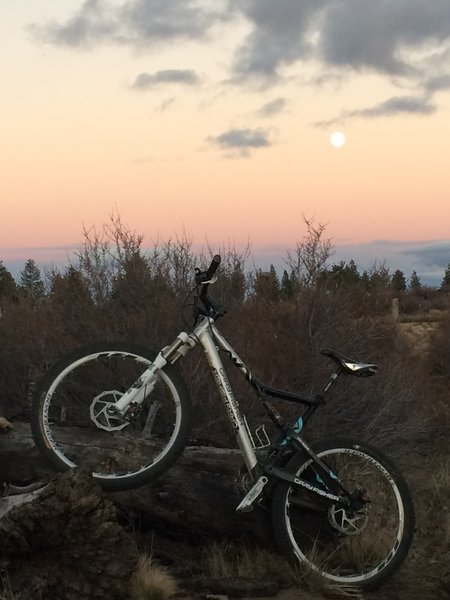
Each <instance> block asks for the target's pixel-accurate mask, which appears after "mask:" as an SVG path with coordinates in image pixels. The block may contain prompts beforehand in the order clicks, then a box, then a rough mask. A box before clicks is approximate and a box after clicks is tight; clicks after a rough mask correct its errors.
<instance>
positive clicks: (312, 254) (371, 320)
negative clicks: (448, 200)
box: [0, 219, 450, 450]
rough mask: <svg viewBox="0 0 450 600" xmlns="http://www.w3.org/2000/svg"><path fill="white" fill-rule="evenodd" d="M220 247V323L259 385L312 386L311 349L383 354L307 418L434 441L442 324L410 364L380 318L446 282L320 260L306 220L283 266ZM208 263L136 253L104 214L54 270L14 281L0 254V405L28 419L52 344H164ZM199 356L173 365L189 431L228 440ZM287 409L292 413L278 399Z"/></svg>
mask: <svg viewBox="0 0 450 600" xmlns="http://www.w3.org/2000/svg"><path fill="white" fill-rule="evenodd" d="M215 251H217V249H215ZM219 252H220V253H221V254H222V265H221V267H220V272H219V276H218V280H217V282H216V283H215V284H214V286H213V287H212V288H211V292H212V294H213V295H214V296H216V297H217V298H218V299H219V300H220V301H221V302H222V303H223V304H224V305H225V307H226V308H227V314H226V315H225V317H224V318H223V319H221V320H220V321H219V328H220V329H221V330H222V331H223V333H224V334H225V336H226V337H227V339H229V340H230V342H231V343H232V344H233V346H234V347H235V349H236V350H237V352H238V353H239V355H240V356H241V357H242V358H243V359H244V360H245V361H246V363H247V364H248V365H249V366H250V368H251V369H252V371H253V372H254V373H255V375H257V376H258V377H259V378H261V379H262V380H263V381H265V382H266V383H267V384H268V385H273V386H276V387H281V388H285V389H291V390H293V391H294V390H297V391H299V392H301V391H305V392H308V393H309V392H312V391H319V390H320V389H321V385H322V383H323V379H324V377H325V375H326V374H327V373H329V370H330V365H329V363H328V361H327V359H325V358H324V357H323V356H321V355H320V350H321V348H324V347H332V348H333V347H334V348H336V349H337V350H340V351H341V352H343V353H344V354H347V355H349V356H355V358H358V359H361V360H366V359H367V360H370V361H373V362H377V363H379V365H380V375H379V376H377V377H375V378H371V380H370V381H368V382H364V383H362V382H360V381H355V380H354V379H355V378H348V380H346V384H347V385H345V386H337V388H336V393H335V398H334V399H333V402H332V403H330V406H329V408H327V409H326V410H325V411H323V412H322V413H321V415H320V416H318V417H317V421H316V422H317V433H318V434H319V433H321V432H322V433H323V432H324V431H329V430H332V431H334V432H339V431H340V432H343V433H345V432H346V431H348V430H349V429H352V428H353V427H354V424H355V423H358V425H357V426H358V429H359V430H360V431H361V432H363V434H364V435H365V436H366V437H367V438H369V439H371V440H373V441H375V442H379V443H381V444H383V445H392V446H394V450H395V447H397V448H401V447H402V446H403V445H406V446H408V445H409V444H412V443H414V444H420V440H422V439H425V438H426V439H429V436H430V435H431V434H432V435H434V436H435V438H434V439H436V440H437V439H440V433H439V432H440V431H442V426H443V423H447V424H448V419H449V417H448V415H447V413H445V414H446V415H447V416H445V417H444V416H443V415H442V414H439V415H438V414H437V413H436V414H434V413H431V414H430V412H428V413H427V415H424V412H426V411H425V408H424V407H425V406H426V399H427V398H428V396H429V394H430V390H433V394H434V398H435V399H438V398H440V394H442V395H443V394H444V391H442V392H441V390H446V391H445V394H447V392H448V383H449V378H450V375H449V365H450V321H449V319H448V318H447V320H445V319H444V320H443V321H442V323H440V327H439V331H438V333H437V334H436V336H435V338H434V339H433V340H432V342H431V345H430V348H431V349H430V353H429V356H427V357H424V361H425V362H424V363H423V365H424V366H423V368H422V367H421V368H420V369H419V368H414V369H412V368H411V365H416V364H417V357H416V355H415V354H414V348H410V347H408V345H407V343H406V342H405V340H403V339H402V338H401V337H400V336H399V334H398V331H397V329H396V325H395V323H394V321H393V319H391V318H387V316H388V315H389V314H390V309H391V301H392V298H393V297H399V299H400V310H401V311H404V312H414V311H419V310H420V311H424V310H427V309H429V308H439V309H441V310H442V311H443V312H444V314H445V310H446V308H447V307H448V294H447V293H446V290H447V289H448V288H447V287H446V286H447V285H448V284H447V283H445V285H443V286H442V289H441V290H436V289H431V288H426V287H423V286H421V285H420V281H419V279H418V278H416V279H411V280H410V282H409V286H408V285H407V284H406V281H405V278H404V276H403V274H401V273H400V272H399V271H396V272H394V273H393V274H392V275H391V274H390V272H389V270H388V269H387V268H386V267H385V266H378V267H374V269H372V270H371V271H370V272H366V273H362V274H360V273H359V272H358V270H357V268H356V265H355V264H354V262H353V261H350V262H348V263H345V262H340V263H338V264H331V265H330V262H331V261H330V259H331V257H332V254H333V247H332V244H331V242H330V240H328V239H326V237H325V228H324V227H323V226H320V225H319V226H317V225H315V223H314V222H311V221H309V222H307V233H306V235H305V236H304V238H303V239H302V241H301V242H299V243H298V244H297V247H296V248H295V250H294V251H293V252H291V253H288V256H287V259H286V269H285V271H284V273H283V274H282V276H281V277H278V275H277V273H276V271H275V269H274V268H273V267H271V268H270V269H269V270H268V271H264V270H261V269H254V270H252V271H249V270H248V269H247V268H246V261H248V259H249V255H250V253H249V249H246V250H245V251H240V252H238V251H236V250H235V249H233V248H225V249H222V251H219ZM211 254H212V253H211ZM209 261H210V256H205V255H198V254H195V253H194V252H193V251H192V246H191V243H190V241H189V239H187V238H182V239H175V240H168V241H166V242H164V243H160V244H157V245H156V244H155V246H154V248H153V249H152V250H150V251H146V252H145V253H144V252H143V251H142V236H140V235H138V234H136V233H135V232H132V231H130V230H128V229H127V228H126V227H124V226H123V225H122V223H121V222H120V219H114V220H112V221H111V223H110V224H109V225H108V226H105V227H104V228H103V229H102V230H101V231H100V232H98V231H96V230H89V231H86V232H85V238H84V244H83V246H82V247H81V249H80V251H79V253H78V255H77V258H76V261H75V263H74V264H72V265H69V266H68V267H67V268H66V269H65V270H63V271H62V272H61V271H58V270H53V271H49V272H47V273H46V274H45V275H44V276H42V275H41V273H40V272H39V269H38V268H37V266H36V264H35V263H34V261H33V260H32V259H30V260H29V261H27V263H26V265H25V268H24V270H23V271H22V273H21V275H20V279H19V281H18V282H17V283H16V282H15V280H14V278H13V277H12V276H11V274H10V273H9V272H8V271H7V269H6V268H5V267H4V266H3V265H1V266H0V308H1V311H2V317H1V318H0V340H1V344H0V414H2V415H3V416H5V417H10V418H14V417H15V418H26V416H27V410H28V401H29V395H30V393H32V390H33V386H34V385H35V382H36V381H37V379H38V378H39V377H41V376H42V374H43V373H44V372H45V371H46V370H47V369H48V368H49V366H50V365H51V364H52V363H53V362H54V361H55V360H56V359H57V358H59V357H60V356H61V354H62V353H64V352H67V351H70V350H72V349H73V348H75V347H77V346H79V345H81V344H85V343H88V342H93V341H98V340H105V339H133V340H135V341H139V342H142V343H145V344H146V345H148V346H151V347H153V348H155V349H159V348H161V347H162V346H163V345H166V344H167V343H169V342H170V341H172V339H173V337H174V336H175V335H176V334H177V333H178V332H179V331H180V329H181V328H184V329H185V328H187V327H189V326H190V325H191V324H192V302H193V296H192V293H193V274H194V268H195V267H200V268H203V267H206V266H207V265H208V264H209ZM446 277H447V278H448V272H446ZM446 281H447V280H446ZM199 360H200V358H199V354H198V352H192V353H191V354H189V355H188V356H187V357H186V359H185V360H184V361H183V362H182V363H181V364H180V367H181V368H182V369H183V370H184V374H185V378H186V380H187V382H188V384H189V389H190V391H191V394H192V397H193V400H194V405H195V407H196V415H197V417H196V422H195V427H194V431H193V436H194V437H195V438H196V439H198V440H199V441H203V440H209V441H211V438H213V441H214V443H215V444H220V443H223V444H226V445H228V444H230V441H232V439H233V436H232V432H231V431H229V428H228V427H227V425H226V417H225V414H224V411H223V409H222V406H221V404H220V397H218V396H217V391H216V390H215V388H214V384H213V381H212V379H211V378H210V375H209V373H208V372H207V370H206V369H202V368H199ZM225 360H226V357H225ZM421 364H422V363H421ZM230 368H231V371H230V377H231V381H232V384H233V386H235V388H236V393H237V396H238V397H239V398H241V399H243V402H245V406H246V409H247V413H248V415H249V417H250V420H255V419H256V420H257V421H263V422H265V416H264V411H263V410H262V405H261V402H260V401H259V400H258V398H256V397H254V395H253V393H252V392H251V391H250V390H249V389H248V387H247V386H246V384H245V382H243V381H242V380H241V378H240V374H239V373H234V372H233V369H232V367H230ZM442 386H443V387H442ZM445 386H447V387H445ZM438 405H439V404H436V406H438ZM293 409H294V410H298V408H296V407H291V406H287V407H286V409H285V410H287V411H288V412H289V411H291V410H293ZM381 414H382V415H383V422H384V425H382V424H381V422H380V415H381ZM386 423H388V424H389V427H386ZM394 431H395V435H394Z"/></svg>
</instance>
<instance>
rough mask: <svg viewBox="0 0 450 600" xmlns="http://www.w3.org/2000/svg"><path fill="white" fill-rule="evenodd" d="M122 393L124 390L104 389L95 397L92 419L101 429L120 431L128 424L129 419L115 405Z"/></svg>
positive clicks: (91, 413)
mask: <svg viewBox="0 0 450 600" xmlns="http://www.w3.org/2000/svg"><path fill="white" fill-rule="evenodd" d="M122 395H123V394H122V392H119V391H117V390H110V391H104V392H102V393H101V394H99V395H98V396H96V397H95V398H94V400H93V401H92V403H91V406H90V409H89V412H90V415H91V419H92V421H93V422H94V423H95V425H96V426H97V427H98V428H99V429H104V430H105V431H119V430H120V429H123V428H124V427H126V426H127V425H128V421H126V420H125V419H124V417H123V416H122V415H120V414H119V413H118V412H117V411H116V407H115V404H116V402H117V401H118V400H119V398H120V397H121V396H122Z"/></svg>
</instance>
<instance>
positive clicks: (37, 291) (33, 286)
mask: <svg viewBox="0 0 450 600" xmlns="http://www.w3.org/2000/svg"><path fill="white" fill-rule="evenodd" d="M19 290H20V291H21V292H22V294H23V295H24V296H25V297H26V298H29V299H30V300H32V301H33V302H34V301H36V300H39V299H40V298H43V296H44V294H45V291H44V282H43V281H42V278H41V272H40V270H39V267H38V266H37V264H36V263H35V262H34V260H33V259H32V258H29V259H28V260H27V261H26V263H25V267H24V269H23V271H21V273H20V284H19Z"/></svg>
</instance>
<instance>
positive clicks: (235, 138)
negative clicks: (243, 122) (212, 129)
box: [207, 129, 272, 156]
mask: <svg viewBox="0 0 450 600" xmlns="http://www.w3.org/2000/svg"><path fill="white" fill-rule="evenodd" d="M207 141H209V142H210V143H212V144H215V145H216V146H218V147H219V148H221V149H222V150H233V151H237V153H238V155H239V156H248V155H249V153H250V151H251V150H255V149H257V148H267V147H269V146H271V145H272V142H271V141H270V138H269V134H268V132H267V131H265V130H263V129H230V130H228V131H224V132H223V133H221V134H220V135H218V136H216V137H209V138H208V140H207Z"/></svg>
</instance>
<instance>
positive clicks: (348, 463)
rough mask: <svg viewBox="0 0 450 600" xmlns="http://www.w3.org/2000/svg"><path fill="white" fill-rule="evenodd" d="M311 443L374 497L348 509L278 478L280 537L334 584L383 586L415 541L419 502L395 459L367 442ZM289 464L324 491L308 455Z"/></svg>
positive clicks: (350, 487) (275, 510)
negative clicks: (401, 473) (417, 502)
mask: <svg viewBox="0 0 450 600" xmlns="http://www.w3.org/2000/svg"><path fill="white" fill-rule="evenodd" d="M313 449H314V451H315V452H316V454H317V455H318V456H319V457H320V458H321V459H322V460H323V461H324V462H325V463H326V465H327V466H328V468H329V469H330V471H331V473H333V474H335V475H336V476H337V477H338V478H339V479H340V480H341V481H342V482H343V484H344V486H345V488H346V489H347V491H349V492H350V494H352V493H354V494H355V496H357V495H358V494H359V495H360V496H361V495H364V497H365V498H367V499H368V501H367V503H366V504H364V506H362V507H361V508H359V509H358V510H349V509H347V508H345V509H344V508H343V506H342V505H340V504H333V503H332V502H331V501H329V500H327V499H326V498H323V497H321V496H319V495H318V494H315V493H313V492H309V491H306V490H305V489H304V488H300V487H298V486H296V485H294V484H290V483H287V482H284V481H283V482H280V483H278V484H277V485H276V487H275V490H274V496H273V504H272V517H273V526H274V533H275V537H276V539H277V542H278V544H279V546H280V548H281V549H282V550H283V551H284V552H285V553H286V554H287V555H288V556H289V557H291V558H293V557H294V559H295V561H299V562H300V563H302V565H303V566H304V567H306V569H307V571H309V573H310V574H311V575H312V576H314V575H315V576H319V577H320V578H322V579H324V580H326V581H328V583H329V584H334V585H335V586H338V587H339V586H343V587H347V586H350V587H356V588H360V589H374V588H376V587H379V586H380V585H382V584H383V583H384V582H385V581H386V580H387V579H388V578H389V577H391V576H392V575H393V574H394V573H395V572H396V571H397V569H398V568H399V567H400V565H401V563H402V562H403V560H404V559H405V557H406V555H407V553H408V550H409V547H410V545H411V542H412V538H413V533H414V509H413V504H412V500H411V496H410V493H409V490H408V488H407V485H406V483H405V481H404V479H403V477H402V476H401V475H400V473H399V472H398V471H397V469H396V468H395V467H394V465H393V464H392V463H391V462H390V461H389V460H388V459H387V458H386V457H385V456H384V455H383V454H382V453H380V452H379V451H378V450H375V449H374V448H372V447H370V446H369V445H367V444H365V443H355V442H354V441H349V440H327V441H323V442H321V443H319V444H317V445H316V447H314V446H313ZM287 469H288V470H289V471H290V472H291V473H294V474H296V476H297V477H299V478H301V479H303V480H306V481H308V482H310V483H311V484H312V485H315V486H319V487H323V489H324V490H326V487H325V484H324V483H323V481H322V479H321V478H320V475H319V474H318V473H317V471H316V469H315V467H314V463H313V462H312V460H311V459H310V458H309V457H307V456H305V455H303V454H302V455H300V454H297V455H295V456H294V457H293V458H292V459H291V461H290V462H289V464H288V466H287Z"/></svg>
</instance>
